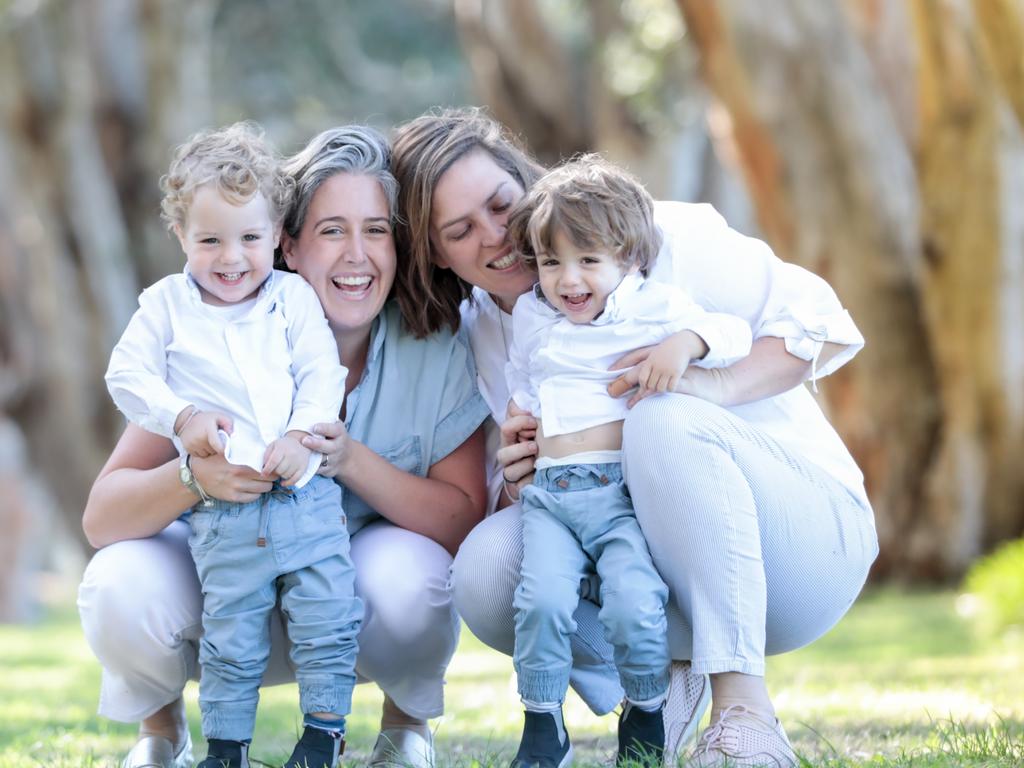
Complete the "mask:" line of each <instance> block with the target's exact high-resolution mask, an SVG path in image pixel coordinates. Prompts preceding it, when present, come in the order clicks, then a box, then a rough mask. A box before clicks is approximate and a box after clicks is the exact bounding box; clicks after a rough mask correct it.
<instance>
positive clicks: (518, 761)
mask: <svg viewBox="0 0 1024 768" xmlns="http://www.w3.org/2000/svg"><path fill="white" fill-rule="evenodd" d="M571 764H572V744H570V743H569V734H568V733H566V732H565V725H564V724H563V722H562V713H561V712H526V720H525V721H524V723H523V737H522V739H520V741H519V751H518V752H516V756H515V759H514V760H512V765H511V766H510V768H565V767H566V766H567V765H571Z"/></svg>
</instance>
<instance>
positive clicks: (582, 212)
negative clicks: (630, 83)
mask: <svg viewBox="0 0 1024 768" xmlns="http://www.w3.org/2000/svg"><path fill="white" fill-rule="evenodd" d="M557 231H562V232H563V233H564V234H565V236H566V237H568V238H569V240H570V241H571V242H572V243H573V244H574V245H575V246H576V247H577V248H582V249H586V250H588V251H600V250H603V251H608V252H610V253H611V254H613V255H614V256H615V259H616V261H617V262H618V263H619V264H620V265H621V266H622V267H624V268H628V267H631V266H633V265H634V264H635V265H637V267H639V270H640V272H641V274H643V275H645V276H646V275H647V274H648V272H649V271H650V269H651V267H652V266H654V260H655V258H656V257H657V255H658V250H659V249H660V248H661V232H660V230H659V229H658V228H657V227H656V226H655V224H654V201H653V200H652V199H651V196H650V194H649V193H648V192H647V190H646V189H644V187H643V185H642V184H641V183H640V182H639V181H638V180H637V179H636V178H635V177H633V176H632V175H630V174H629V173H627V172H626V171H624V170H623V169H621V168H619V167H618V166H615V165H613V164H611V163H609V162H608V161H607V160H605V159H604V158H602V157H601V156H600V155H596V154H588V155H580V156H579V157H576V158H573V159H572V160H569V161H568V162H566V163H565V164H564V165H560V166H559V167H557V168H555V169H554V170H551V171H549V172H548V173H546V174H544V175H543V176H542V177H541V178H540V179H539V180H538V181H537V182H536V183H535V184H534V185H533V186H532V187H530V190H529V191H528V192H527V193H526V194H525V195H524V196H523V198H522V199H521V200H520V201H519V202H518V203H517V204H516V206H515V209H514V210H513V211H512V212H511V213H510V214H509V219H508V238H509V242H510V243H511V244H512V248H513V249H514V250H516V251H518V252H519V253H520V254H522V256H523V260H524V261H525V262H526V263H527V264H529V265H531V266H533V265H535V264H536V261H537V257H538V256H540V255H541V254H544V253H547V252H549V251H551V249H552V241H553V239H554V236H555V232H557Z"/></svg>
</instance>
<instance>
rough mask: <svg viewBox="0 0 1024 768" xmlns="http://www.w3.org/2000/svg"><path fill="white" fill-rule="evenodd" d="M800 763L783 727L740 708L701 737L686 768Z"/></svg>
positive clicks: (780, 767) (785, 767)
mask: <svg viewBox="0 0 1024 768" xmlns="http://www.w3.org/2000/svg"><path fill="white" fill-rule="evenodd" d="M798 763H799V761H798V760H797V757H796V754H795V753H794V752H793V747H792V746H791V745H790V743H789V737H788V736H786V731H785V730H784V729H783V727H782V723H780V722H779V721H778V720H775V721H774V722H771V723H770V722H768V721H767V720H763V719H761V718H760V717H758V716H757V715H755V714H754V713H753V712H751V711H750V710H748V709H747V708H746V707H744V706H743V705H741V704H737V705H734V706H731V707H728V708H727V709H726V710H725V711H724V712H722V714H721V716H720V717H719V718H718V722H716V723H715V724H714V725H711V726H709V727H708V728H707V730H705V731H704V733H703V734H701V737H700V741H699V742H697V746H696V748H695V749H694V750H693V754H692V756H691V757H690V759H689V760H688V761H687V763H686V768H719V766H730V768H732V766H737V767H739V766H744V767H746V766H759V768H795V766H796V765H798Z"/></svg>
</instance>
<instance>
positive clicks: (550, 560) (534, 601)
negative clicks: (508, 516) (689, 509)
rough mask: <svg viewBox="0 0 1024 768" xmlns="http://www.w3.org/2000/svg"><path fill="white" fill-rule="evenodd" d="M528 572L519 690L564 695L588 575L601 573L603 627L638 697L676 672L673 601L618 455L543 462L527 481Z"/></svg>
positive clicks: (531, 696) (520, 616) (540, 698)
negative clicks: (610, 460)
mask: <svg viewBox="0 0 1024 768" xmlns="http://www.w3.org/2000/svg"><path fill="white" fill-rule="evenodd" d="M521 498H522V503H523V566H522V580H521V581H520V583H519V588H518V589H517V590H516V594H515V602H514V605H515V608H516V647H515V654H514V656H513V661H514V662H515V668H516V674H517V675H518V679H519V695H520V696H522V698H523V699H524V700H525V701H530V702H535V703H555V702H561V701H562V700H563V698H564V697H565V692H566V689H567V688H568V686H569V671H570V669H571V666H572V655H571V652H570V650H569V638H570V637H571V636H572V634H573V633H574V632H575V631H576V622H575V621H574V620H573V617H572V616H573V612H574V611H575V610H576V606H577V604H578V603H579V599H580V580H581V579H582V578H583V577H584V576H587V575H589V574H591V573H593V572H594V569H595V567H596V570H597V574H598V575H599V576H600V577H601V610H600V613H599V614H598V616H599V618H600V619H601V624H602V625H603V627H604V632H605V636H606V637H607V639H608V641H609V642H610V643H611V644H612V645H613V646H614V647H615V664H616V666H617V667H618V670H619V678H620V679H621V680H622V687H623V689H624V690H625V693H626V698H627V699H629V700H630V701H634V702H639V701H648V700H650V699H653V698H656V697H658V696H660V695H662V694H664V692H665V691H666V690H667V688H668V680H669V664H670V663H671V659H670V658H669V651H668V641H667V639H666V624H665V602H666V601H667V600H668V588H667V587H666V586H665V584H664V582H663V581H662V580H661V577H659V576H658V573H657V571H656V570H655V569H654V564H653V562H652V561H651V555H650V553H649V552H648V550H647V543H646V541H645V540H644V537H643V534H642V533H641V532H640V526H639V525H638V524H637V521H636V517H635V515H634V514H633V506H632V503H631V501H630V498H629V495H628V493H627V491H626V487H625V485H624V484H623V481H622V466H621V465H620V464H617V463H615V464H574V465H566V466H555V467H548V468H545V469H541V470H538V472H537V474H536V476H535V477H534V480H533V485H530V486H527V487H526V488H524V489H523V491H522V494H521Z"/></svg>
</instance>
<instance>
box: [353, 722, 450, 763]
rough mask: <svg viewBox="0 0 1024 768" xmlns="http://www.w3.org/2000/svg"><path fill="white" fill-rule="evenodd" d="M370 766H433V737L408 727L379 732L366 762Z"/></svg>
mask: <svg viewBox="0 0 1024 768" xmlns="http://www.w3.org/2000/svg"><path fill="white" fill-rule="evenodd" d="M368 765H370V766H371V767H372V768H434V737H433V736H429V737H428V738H423V737H422V736H421V735H420V734H419V733H417V732H416V731H412V730H409V729H408V728H388V729H386V730H383V731H381V732H380V735H379V736H378V737H377V742H376V743H375V744H374V745H373V753H372V754H371V755H370V762H369V763H368Z"/></svg>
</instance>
